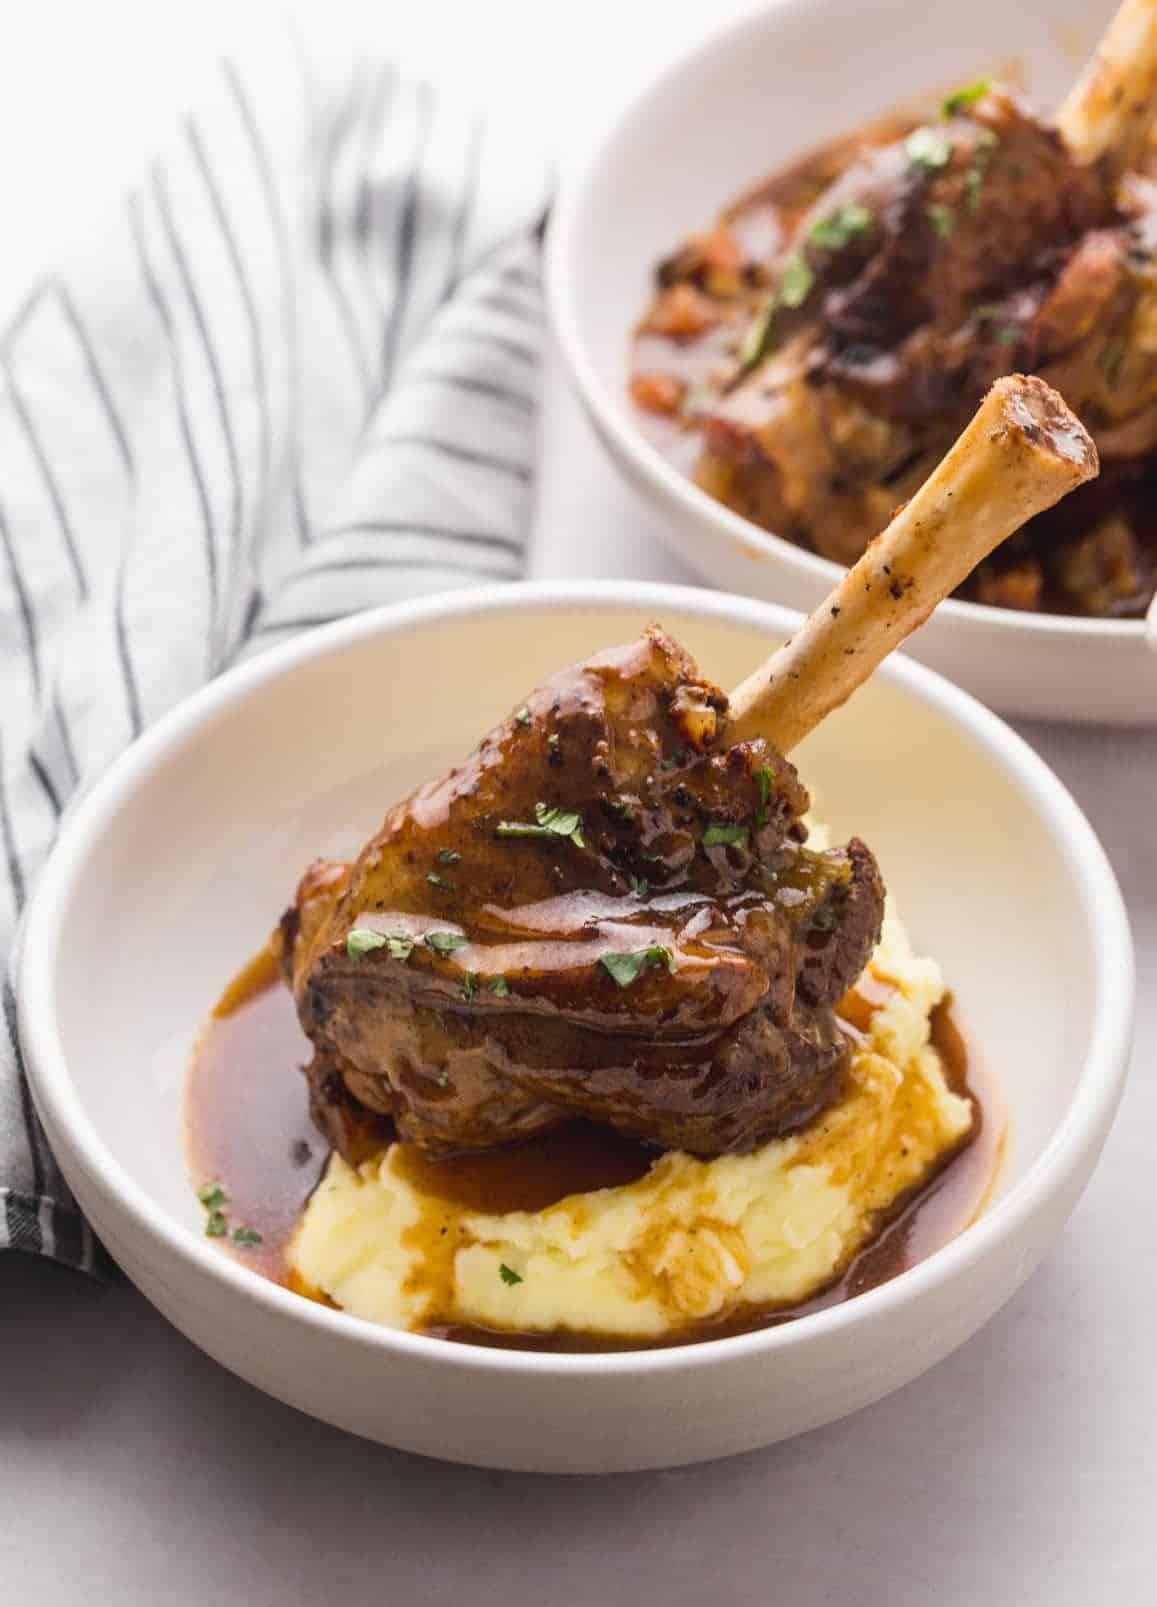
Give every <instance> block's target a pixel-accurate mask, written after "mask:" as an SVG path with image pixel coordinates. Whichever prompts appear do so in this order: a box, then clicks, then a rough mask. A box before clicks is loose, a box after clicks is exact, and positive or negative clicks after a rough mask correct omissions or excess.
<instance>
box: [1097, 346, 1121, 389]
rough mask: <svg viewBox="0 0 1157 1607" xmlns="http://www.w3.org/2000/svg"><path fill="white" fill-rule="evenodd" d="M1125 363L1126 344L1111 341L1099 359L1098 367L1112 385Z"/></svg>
mask: <svg viewBox="0 0 1157 1607" xmlns="http://www.w3.org/2000/svg"><path fill="white" fill-rule="evenodd" d="M1124 361H1125V342H1124V341H1123V340H1111V341H1110V342H1109V343H1108V345H1107V346H1106V347H1105V349H1104V351H1102V353H1101V355H1100V357H1099V358H1098V359H1097V366H1098V367H1099V368H1100V370H1101V372H1102V374H1104V376H1105V378H1106V379H1107V380H1109V381H1110V383H1111V382H1112V381H1113V380H1115V379H1116V377H1117V375H1118V374H1119V373H1120V372H1121V364H1122V363H1123V362H1124Z"/></svg>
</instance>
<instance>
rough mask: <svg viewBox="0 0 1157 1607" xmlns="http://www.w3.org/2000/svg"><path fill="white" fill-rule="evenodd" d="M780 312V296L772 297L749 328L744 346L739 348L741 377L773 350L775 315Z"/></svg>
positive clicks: (744, 338)
mask: <svg viewBox="0 0 1157 1607" xmlns="http://www.w3.org/2000/svg"><path fill="white" fill-rule="evenodd" d="M778 311H779V298H778V296H771V297H769V298H768V300H767V302H766V303H765V304H764V306H762V307H761V308H760V309H759V311H758V312H757V313H756V315H755V317H754V318H753V319H752V320H751V322H750V324H748V326H747V333H746V334H745V335H744V337H743V345H742V346H741V347H740V348H739V370H738V372H739V375H743V374H746V373H747V371H748V369H749V368H754V367H755V366H756V364H757V363H760V362H762V361H763V359H764V358H765V357H766V356H767V354H768V352H769V351H770V350H771V342H772V334H773V331H774V329H775V315H776V313H777V312H778Z"/></svg>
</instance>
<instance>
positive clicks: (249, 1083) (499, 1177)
mask: <svg viewBox="0 0 1157 1607" xmlns="http://www.w3.org/2000/svg"><path fill="white" fill-rule="evenodd" d="M890 993H891V989H890V988H889V987H887V986H886V985H882V984H880V983H878V982H876V981H874V980H873V979H872V978H871V977H870V976H868V975H865V977H863V978H862V979H861V981H860V983H859V984H858V985H857V987H856V989H855V990H854V991H853V992H852V993H850V994H848V995H847V996H846V998H845V1000H844V1001H843V1003H842V1004H841V1007H840V1020H841V1024H842V1026H843V1028H844V1030H845V1031H846V1032H847V1033H848V1034H849V1036H851V1037H853V1038H858V1037H860V1036H861V1035H862V1034H863V1033H864V1032H865V1031H866V1030H867V1028H868V1026H869V1024H870V1020H871V1016H872V1013H873V1011H874V1010H876V1009H879V1008H880V1007H881V1006H883V1005H884V1004H886V1003H887V1000H888V997H889V995H890ZM932 1041H933V1043H934V1045H935V1047H936V1049H937V1050H938V1051H939V1054H940V1056H941V1059H942V1062H943V1064H944V1069H945V1075H946V1077H947V1080H948V1082H949V1085H950V1086H951V1087H952V1088H953V1090H954V1091H955V1092H957V1093H961V1094H964V1095H965V1096H966V1097H968V1098H969V1099H970V1101H971V1103H972V1106H973V1110H974V1112H975V1120H974V1126H973V1133H972V1136H971V1138H970V1139H969V1141H967V1142H966V1144H965V1145H964V1146H963V1147H962V1148H961V1149H959V1150H957V1151H956V1152H955V1153H954V1154H953V1155H952V1156H951V1157H950V1158H949V1159H948V1161H947V1162H946V1164H945V1165H944V1166H943V1167H942V1168H941V1170H940V1171H939V1173H938V1174H937V1176H936V1177H935V1178H934V1179H933V1180H932V1181H931V1183H929V1184H926V1185H925V1186H924V1187H922V1188H921V1189H920V1190H919V1191H918V1192H917V1193H916V1195H915V1197H909V1198H906V1199H904V1200H902V1201H901V1202H900V1205H899V1207H898V1208H897V1209H896V1210H895V1211H893V1212H892V1213H891V1219H890V1221H889V1222H888V1223H887V1224H886V1226H885V1227H884V1230H883V1231H882V1232H881V1233H880V1234H879V1235H878V1236H877V1237H876V1239H875V1240H874V1241H873V1242H872V1243H871V1245H869V1246H868V1248H867V1249H865V1250H863V1251H861V1252H860V1254H859V1255H858V1256H856V1257H855V1259H854V1260H853V1261H852V1263H851V1265H850V1266H849V1267H848V1268H847V1270H846V1271H845V1272H844V1274H843V1276H842V1277H841V1278H840V1279H839V1280H838V1281H837V1282H836V1283H835V1284H834V1285H832V1287H830V1288H829V1289H827V1290H825V1291H824V1292H823V1293H822V1294H820V1295H818V1296H816V1297H814V1298H813V1299H811V1300H809V1301H808V1302H806V1303H805V1304H803V1305H800V1306H796V1307H792V1308H790V1309H783V1308H779V1309H777V1310H775V1311H768V1312H761V1311H757V1312H754V1313H753V1312H752V1311H751V1310H745V1311H744V1312H742V1313H741V1314H739V1315H737V1316H734V1317H732V1318H730V1319H727V1320H724V1321H722V1322H720V1321H713V1322H710V1323H706V1324H704V1325H702V1326H701V1327H694V1328H690V1329H683V1330H681V1331H680V1332H679V1333H678V1334H677V1335H675V1336H673V1337H672V1339H671V1340H669V1341H666V1342H667V1343H673V1344H689V1343H695V1342H698V1341H703V1340H707V1339H718V1338H722V1337H724V1336H726V1335H729V1334H736V1333H746V1332H751V1331H753V1330H755V1329H758V1328H764V1327H770V1326H774V1325H776V1324H779V1323H782V1322H788V1321H791V1320H793V1319H794V1318H796V1317H799V1316H803V1315H805V1314H806V1313H808V1312H811V1311H817V1310H820V1309H822V1308H823V1307H825V1306H830V1305H834V1304H838V1303H839V1302H840V1301H842V1300H846V1299H848V1298H850V1297H851V1296H852V1295H856V1294H860V1293H862V1292H863V1291H864V1290H865V1289H870V1288H872V1287H874V1286H875V1285H877V1284H880V1283H884V1282H886V1281H887V1280H888V1279H889V1278H893V1277H895V1276H896V1275H897V1274H898V1273H900V1272H903V1271H904V1270H905V1269H906V1268H908V1267H911V1266H913V1265H915V1264H916V1262H918V1261H921V1260H923V1259H924V1258H925V1257H927V1256H929V1255H931V1254H932V1252H933V1251H934V1250H936V1249H939V1248H940V1247H941V1246H942V1245H944V1244H946V1243H947V1242H948V1241H949V1240H951V1239H952V1238H954V1237H955V1236H956V1235H957V1234H958V1233H960V1232H961V1230H962V1229H963V1228H965V1227H966V1226H967V1225H968V1223H969V1222H970V1221H972V1220H973V1219H974V1217H975V1216H976V1215H977V1214H978V1213H979V1211H980V1210H982V1209H983V1207H984V1204H985V1203H986V1200H987V1197H988V1194H989V1193H990V1191H991V1188H992V1186H993V1183H994V1181H995V1177H996V1174H997V1172H998V1170H999V1163H1000V1157H1001V1150H1002V1145H1003V1136H1004V1120H1003V1115H1002V1112H1001V1108H1000V1105H999V1101H998V1100H997V1098H996V1095H995V1090H994V1089H992V1088H991V1087H990V1086H988V1085H987V1084H986V1083H985V1082H984V1081H983V1079H982V1078H981V1077H979V1076H978V1075H977V1066H976V1063H975V1061H974V1060H973V1059H972V1058H971V1057H970V1056H969V1055H968V1052H967V1049H966V1045H965V1042H964V1039H963V1037H962V1036H961V1034H960V1032H959V1030H958V1028H957V1026H956V1023H955V1021H954V1019H953V1017H952V1014H951V1011H950V1009H949V1007H948V1005H947V1004H942V1005H940V1006H939V1007H938V1008H937V1010H936V1011H935V1012H934V1014H933V1018H932ZM310 1052H311V1045H310V1044H309V1041H308V1039H307V1038H306V1037H305V1036H304V1034H303V1033H302V1031H301V1028H300V1026H299V1025H298V1021H297V1016H296V1012H295V1009H294V1004H293V998H292V996H291V994H290V992H289V990H288V988H286V987H285V986H284V984H283V983H282V981H281V979H280V976H279V973H278V969H277V963H276V961H275V959H274V957H273V956H272V954H271V953H270V952H269V951H268V950H263V951H262V953H261V954H260V955H258V956H257V958H256V959H255V960H254V961H252V962H251V963H250V965H248V966H247V967H246V968H245V969H244V970H243V971H242V972H241V973H240V974H239V975H238V977H237V978H236V979H235V980H234V981H233V982H232V983H231V984H230V985H229V987H228V988H227V989H226V990H225V993H224V994H223V995H222V997H221V999H220V1001H219V1002H218V1005H217V1007H216V1009H215V1010H214V1012H213V1014H212V1016H211V1017H210V1019H209V1021H208V1023H207V1024H206V1026H205V1028H204V1030H203V1032H202V1034H201V1037H200V1039H199V1041H198V1043H197V1046H196V1049H195V1051H194V1054H193V1057H192V1062H191V1066H190V1072H189V1080H188V1084H187V1095H186V1152H187V1155H188V1159H189V1168H190V1174H191V1179H192V1182H193V1186H194V1187H195V1188H198V1189H200V1188H203V1187H206V1186H213V1185H217V1186H219V1187H220V1188H221V1189H222V1191H223V1192H224V1195H225V1201H224V1203H223V1204H222V1206H221V1207H220V1209H221V1210H222V1212H223V1213H224V1214H225V1216H226V1219H227V1223H228V1227H229V1232H228V1233H226V1234H224V1235H222V1236H221V1237H219V1239H218V1241H217V1242H218V1243H219V1244H220V1245H221V1247H222V1248H223V1249H224V1250H226V1251H227V1252H228V1253H229V1254H231V1255H233V1256H235V1257H236V1258H237V1259H238V1260H240V1261H242V1262H243V1263H244V1264H245V1265H248V1266H250V1267H252V1268H253V1269H254V1270H255V1271H258V1272H260V1273H262V1274H263V1275H264V1276H265V1277H268V1278H270V1279H271V1280H272V1281H273V1282H276V1283H281V1284H283V1285H286V1286H287V1287H291V1288H292V1287H295V1281H294V1279H293V1276H292V1275H291V1273H290V1269H289V1267H288V1264H287V1250H288V1246H289V1243H290V1240H291V1239H292V1236H293V1231H294V1228H295V1227H296V1224H297V1221H298V1218H299V1217H300V1214H301V1211H302V1209H303V1208H304V1206H305V1204H306V1201H307V1200H308V1198H309V1195H310V1193H311V1192H312V1190H313V1188H314V1186H315V1185H316V1183H317V1181H318V1179H319V1177H320V1175H321V1173H322V1170H323V1168H324V1165H325V1161H326V1159H327V1151H326V1148H325V1145H324V1142H323V1140H322V1139H321V1138H320V1136H319V1134H318V1133H317V1131H316V1129H315V1128H314V1127H313V1125H312V1123H311V1122H310V1119H309V1115H308V1111H307V1105H306V1087H305V1079H304V1077H303V1076H302V1075H301V1073H300V1069H299V1068H301V1067H302V1066H303V1065H304V1064H305V1062H306V1061H307V1060H308V1058H309V1055H310ZM655 1158H656V1151H655V1150H654V1149H653V1148H651V1147H649V1146H647V1145H644V1144H641V1143H637V1142H634V1141H633V1140H630V1139H627V1138H624V1137H622V1136H620V1135H619V1134H617V1133H614V1132H613V1131H611V1130H609V1129H607V1128H602V1127H596V1126H595V1125H594V1124H592V1123H588V1122H581V1121H576V1122H571V1123H568V1124H567V1125H566V1126H564V1127H561V1128H558V1129H556V1130H554V1131H553V1132H551V1133H549V1134H547V1135H545V1136H541V1137H539V1138H536V1139H534V1140H532V1141H531V1142H528V1143H525V1144H512V1145H506V1146H503V1147H502V1148H499V1149H495V1150H493V1151H491V1152H489V1153H483V1154H477V1155H467V1156H460V1157H457V1158H455V1159H452V1160H431V1159H428V1158H427V1157H426V1156H424V1155H423V1154H422V1152H421V1151H420V1150H418V1149H416V1148H414V1147H413V1146H405V1147H404V1148H403V1151H402V1154H401V1163H402V1165H403V1167H404V1170H405V1173H406V1175H407V1177H408V1179H409V1181H410V1182H411V1184H412V1185H413V1186H414V1187H415V1188H416V1189H419V1190H420V1191H422V1192H423V1193H424V1194H426V1195H427V1196H428V1197H429V1198H430V1200H431V1210H430V1211H429V1212H428V1213H426V1214H425V1218H424V1219H423V1220H420V1221H419V1222H418V1223H417V1224H416V1225H415V1227H414V1228H412V1229H410V1230H409V1234H410V1235H411V1236H415V1235H416V1237H414V1242H415V1244H418V1245H420V1247H421V1249H422V1251H423V1257H424V1262H425V1266H424V1280H425V1281H426V1282H428V1283H430V1284H431V1285H432V1286H433V1287H435V1288H436V1287H437V1284H438V1281H439V1280H438V1263H439V1260H440V1259H442V1260H445V1261H446V1266H445V1268H444V1269H443V1271H444V1273H445V1281H446V1282H447V1284H448V1283H449V1279H450V1259H451V1257H452V1254H453V1249H452V1243H448V1242H447V1241H446V1240H445V1238H444V1237H440V1236H439V1235H440V1230H439V1227H438V1222H439V1220H440V1219H441V1218H440V1213H439V1209H438V1202H445V1205H447V1206H453V1207H455V1208H457V1209H461V1210H472V1211H485V1212H488V1213H492V1214H501V1213H504V1212H508V1211H539V1210H543V1209H545V1208H546V1207H547V1206H549V1205H553V1204H554V1203H555V1202H556V1201H558V1200H560V1199H563V1198H565V1197H566V1196H567V1195H570V1194H578V1193H587V1192H590V1191H593V1190H595V1189H600V1188H615V1187H619V1186H621V1185H623V1184H627V1183H631V1182H634V1181H636V1180H637V1179H639V1178H641V1177H643V1176H644V1175H645V1174H646V1172H647V1171H648V1169H649V1168H650V1167H651V1165H652V1164H653V1163H654V1161H655ZM236 1227H242V1228H243V1229H249V1230H250V1231H251V1232H253V1233H256V1234H258V1235H259V1236H260V1242H259V1243H253V1244H243V1245H238V1244H235V1243H234V1242H233V1239H232V1237H231V1234H232V1230H233V1229H234V1228H236ZM298 1292H299V1293H303V1294H308V1295H310V1297H311V1298H321V1299H322V1300H323V1302H324V1297H319V1296H318V1295H316V1294H315V1293H314V1292H313V1291H309V1290H304V1289H300V1288H299V1289H298ZM324 1303H329V1302H324ZM426 1332H428V1333H431V1334H434V1335H436V1336H438V1337H442V1338H446V1339H449V1340H454V1341H457V1342H464V1343H471V1344H481V1345H489V1346H499V1347H504V1348H515V1349H522V1350H542V1351H591V1350H617V1349H637V1348H638V1341H622V1340H615V1339H611V1338H608V1337H606V1336H604V1335H600V1334H588V1335H583V1334H574V1333H570V1332H567V1333H560V1334H557V1335H550V1334H547V1335H543V1334H529V1335H528V1334H518V1333H507V1332H494V1331H491V1330H483V1329H475V1328H466V1327H459V1326H447V1325H438V1326H431V1327H429V1328H428V1329H427V1330H426ZM652 1343H654V1342H652ZM658 1343H663V1341H659V1342H658Z"/></svg>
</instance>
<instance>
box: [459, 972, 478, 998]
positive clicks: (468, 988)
mask: <svg viewBox="0 0 1157 1607" xmlns="http://www.w3.org/2000/svg"><path fill="white" fill-rule="evenodd" d="M477 992H478V972H477V971H463V973H462V997H463V998H464V999H465V1000H466V1003H467V1004H469V1003H470V1001H471V999H472V998H473V997H474V995H475V994H476V993H477Z"/></svg>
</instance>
